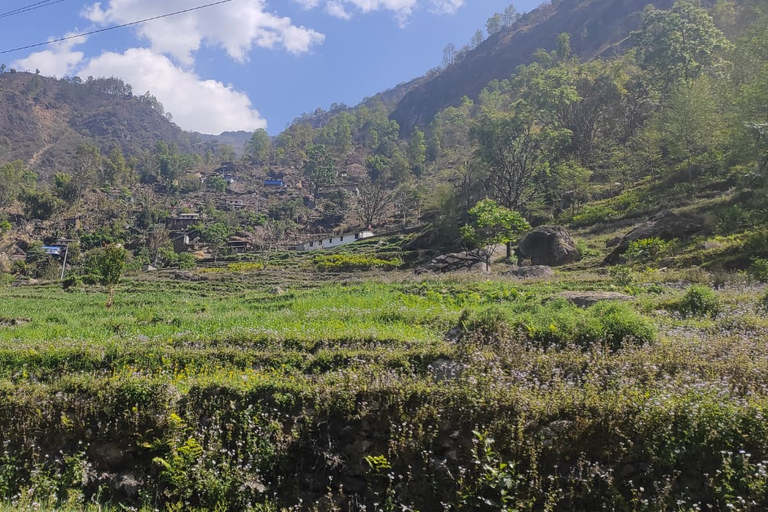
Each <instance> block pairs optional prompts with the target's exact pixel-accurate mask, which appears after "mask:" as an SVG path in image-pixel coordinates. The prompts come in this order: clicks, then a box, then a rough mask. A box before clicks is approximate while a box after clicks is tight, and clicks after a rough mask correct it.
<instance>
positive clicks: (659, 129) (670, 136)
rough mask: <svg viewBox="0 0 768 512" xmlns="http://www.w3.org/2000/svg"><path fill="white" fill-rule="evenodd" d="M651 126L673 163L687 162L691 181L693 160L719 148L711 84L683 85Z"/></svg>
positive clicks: (696, 82)
mask: <svg viewBox="0 0 768 512" xmlns="http://www.w3.org/2000/svg"><path fill="white" fill-rule="evenodd" d="M653 121H654V122H653V123H651V129H654V130H655V131H656V133H657V134H658V135H659V136H660V139H661V141H660V142H661V144H662V145H663V148H664V149H665V150H666V153H667V154H668V155H669V157H670V158H671V159H672V160H676V161H678V162H679V161H683V162H685V165H686V169H687V171H688V173H689V175H688V178H689V179H691V178H692V176H691V172H692V165H693V160H694V159H695V158H696V157H697V156H699V155H702V154H704V153H705V152H708V151H711V150H713V149H714V148H716V146H717V139H718V136H717V135H718V134H717V131H718V129H717V127H718V125H719V123H718V113H717V106H716V104H715V98H714V96H713V94H712V91H711V90H710V86H709V81H708V80H707V79H706V78H704V77H702V78H700V79H698V80H695V81H690V82H683V83H681V84H680V85H679V86H678V87H677V88H676V89H675V90H673V91H672V93H671V94H670V97H669V100H668V101H667V103H666V105H665V107H664V108H663V109H662V110H661V111H660V112H659V113H658V115H657V116H656V118H655V119H654V120H653Z"/></svg>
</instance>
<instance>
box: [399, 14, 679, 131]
mask: <svg viewBox="0 0 768 512" xmlns="http://www.w3.org/2000/svg"><path fill="white" fill-rule="evenodd" d="M648 4H653V5H655V6H656V7H658V8H659V9H667V8H669V7H670V6H671V5H672V1H671V0H653V1H638V0H563V1H561V2H554V1H553V2H552V3H546V4H544V5H542V6H541V7H539V8H538V9H536V10H534V11H531V12H530V13H528V14H527V15H525V16H523V17H522V18H520V20H519V21H518V22H517V23H515V24H514V25H512V26H511V27H508V28H506V29H503V30H501V31H500V32H497V33H496V34H494V35H493V36H491V37H489V38H488V39H487V40H486V41H484V42H483V43H482V44H481V45H480V46H478V47H477V48H476V49H475V50H473V51H471V52H469V53H468V54H467V55H466V57H464V58H463V59H462V60H460V61H458V62H456V63H455V64H453V65H452V66H450V67H449V68H447V69H445V70H444V71H443V72H442V73H440V74H439V75H437V76H435V77H434V78H432V79H431V80H428V81H426V82H423V83H420V84H418V85H415V86H414V87H413V88H412V89H411V90H410V91H409V92H408V94H406V95H405V96H404V97H403V99H402V100H401V101H400V102H399V104H398V105H397V107H396V108H395V109H394V112H393V113H392V115H391V118H392V119H394V120H395V121H397V122H398V124H399V125H400V128H401V130H402V132H403V133H404V134H409V133H410V132H411V131H412V130H413V129H414V128H415V127H416V126H425V125H427V124H429V123H430V122H431V121H432V119H433V118H434V116H435V114H437V113H438V112H439V111H440V110H442V109H444V108H446V107H449V106H455V105H458V104H459V103H460V101H461V98H462V97H464V96H469V97H470V98H472V99H477V97H478V95H479V94H480V91H482V90H483V88H485V87H486V86H487V85H488V83H489V82H491V81H492V80H504V79H506V78H509V75H510V74H511V73H512V71H514V69H515V68H516V67H517V66H519V65H521V64H529V63H530V62H531V60H532V56H533V53H534V52H535V51H536V50H537V49H539V48H544V49H547V50H551V49H553V48H554V46H555V44H556V36H557V34H561V33H569V34H570V35H571V47H572V50H573V51H574V52H575V53H576V54H577V55H578V56H579V57H580V58H581V59H582V60H587V59H590V58H592V57H595V56H596V55H599V54H601V53H604V52H605V51H606V50H610V49H611V48H613V47H615V46H617V45H620V44H621V42H622V41H624V40H626V39H627V37H628V36H629V34H630V33H631V32H632V31H633V30H635V29H637V28H638V27H639V26H640V23H641V21H642V13H643V9H644V8H645V6H646V5H648Z"/></svg>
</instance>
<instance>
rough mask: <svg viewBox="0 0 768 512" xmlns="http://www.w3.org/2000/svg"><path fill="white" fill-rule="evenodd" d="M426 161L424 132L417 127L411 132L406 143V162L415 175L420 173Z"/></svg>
mask: <svg viewBox="0 0 768 512" xmlns="http://www.w3.org/2000/svg"><path fill="white" fill-rule="evenodd" d="M426 161H427V142H426V137H425V136H424V132H422V131H421V130H419V129H418V128H417V129H416V131H415V132H414V133H413V136H412V137H411V141H410V143H409V144H408V162H409V163H410V165H411V169H412V170H413V172H414V173H416V175H420V174H421V173H422V171H423V169H424V163H425V162H426Z"/></svg>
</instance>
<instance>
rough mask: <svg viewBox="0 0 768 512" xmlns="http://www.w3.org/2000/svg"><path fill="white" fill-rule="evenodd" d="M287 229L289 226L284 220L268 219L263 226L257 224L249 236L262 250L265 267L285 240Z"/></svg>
mask: <svg viewBox="0 0 768 512" xmlns="http://www.w3.org/2000/svg"><path fill="white" fill-rule="evenodd" d="M286 231H287V226H286V223H285V222H284V221H280V220H272V219H267V221H266V222H265V223H264V225H263V226H257V227H256V228H254V230H253V232H252V233H251V235H250V237H249V238H250V239H251V242H252V243H253V244H254V245H255V246H256V248H257V249H259V250H260V251H261V261H262V262H263V263H264V266H265V267H266V266H268V265H269V260H270V259H271V258H272V255H273V254H274V253H275V250H276V249H277V248H278V247H279V246H280V244H281V243H282V242H283V240H285V234H286Z"/></svg>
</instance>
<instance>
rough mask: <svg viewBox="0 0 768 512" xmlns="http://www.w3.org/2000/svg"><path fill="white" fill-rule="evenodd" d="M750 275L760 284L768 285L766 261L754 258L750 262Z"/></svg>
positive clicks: (767, 264)
mask: <svg viewBox="0 0 768 512" xmlns="http://www.w3.org/2000/svg"><path fill="white" fill-rule="evenodd" d="M750 274H752V277H754V278H755V279H757V280H758V281H760V282H761V283H768V260H766V259H764V258H755V259H754V260H752V268H750Z"/></svg>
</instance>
